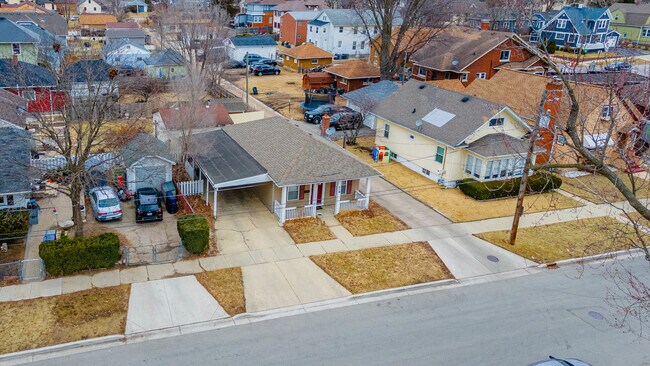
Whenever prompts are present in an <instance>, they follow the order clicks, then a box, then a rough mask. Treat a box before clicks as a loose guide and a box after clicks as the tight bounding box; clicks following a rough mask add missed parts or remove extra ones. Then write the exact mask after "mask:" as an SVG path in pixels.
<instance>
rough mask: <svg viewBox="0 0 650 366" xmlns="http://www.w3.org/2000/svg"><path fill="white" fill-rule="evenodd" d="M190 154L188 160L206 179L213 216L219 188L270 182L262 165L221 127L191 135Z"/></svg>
mask: <svg viewBox="0 0 650 366" xmlns="http://www.w3.org/2000/svg"><path fill="white" fill-rule="evenodd" d="M190 155H191V157H192V163H193V164H194V166H195V167H196V168H198V169H199V170H200V172H201V175H202V176H203V177H205V180H206V185H205V203H206V205H207V204H209V199H210V188H212V193H213V197H212V211H213V212H212V214H213V216H214V218H216V217H217V194H218V192H219V190H222V191H223V190H232V189H243V188H250V187H255V186H258V185H261V184H266V183H268V182H271V178H270V177H269V175H268V174H267V172H266V169H264V167H262V166H261V165H260V164H259V163H258V162H257V161H256V160H255V159H253V157H251V156H250V155H249V154H248V152H246V150H244V149H243V148H241V146H239V145H238V144H237V143H236V142H235V141H234V140H233V139H232V138H231V137H230V136H228V134H226V133H225V132H224V131H223V130H214V131H210V132H205V133H200V134H196V135H193V136H192V142H191V146H190Z"/></svg>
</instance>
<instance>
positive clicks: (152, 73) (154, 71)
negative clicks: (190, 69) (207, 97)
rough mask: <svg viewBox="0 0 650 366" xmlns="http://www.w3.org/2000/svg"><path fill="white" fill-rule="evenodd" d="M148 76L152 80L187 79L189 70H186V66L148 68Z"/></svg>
mask: <svg viewBox="0 0 650 366" xmlns="http://www.w3.org/2000/svg"><path fill="white" fill-rule="evenodd" d="M172 69H173V71H172ZM147 75H148V76H149V77H151V78H159V79H176V78H181V77H185V76H186V75H187V70H186V69H185V66H182V65H174V66H147Z"/></svg>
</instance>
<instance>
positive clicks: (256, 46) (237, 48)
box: [223, 36, 278, 61]
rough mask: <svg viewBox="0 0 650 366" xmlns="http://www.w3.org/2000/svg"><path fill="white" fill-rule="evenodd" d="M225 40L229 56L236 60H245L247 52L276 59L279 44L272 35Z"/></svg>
mask: <svg viewBox="0 0 650 366" xmlns="http://www.w3.org/2000/svg"><path fill="white" fill-rule="evenodd" d="M223 42H224V46H225V47H226V53H227V54H228V57H230V58H231V59H232V60H236V61H241V60H243V59H244V56H246V54H247V53H248V54H255V55H260V56H262V57H266V58H270V59H271V60H275V54H276V48H277V46H278V44H277V43H276V42H275V40H274V39H273V37H271V36H249V37H244V36H239V37H230V38H226V39H225V40H224V41H223Z"/></svg>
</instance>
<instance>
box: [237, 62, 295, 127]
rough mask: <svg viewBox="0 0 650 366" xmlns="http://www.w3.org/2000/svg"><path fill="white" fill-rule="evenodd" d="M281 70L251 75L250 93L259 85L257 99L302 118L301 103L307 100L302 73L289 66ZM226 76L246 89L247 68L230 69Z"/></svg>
mask: <svg viewBox="0 0 650 366" xmlns="http://www.w3.org/2000/svg"><path fill="white" fill-rule="evenodd" d="M281 70H282V72H281V73H280V75H264V76H255V75H249V77H248V90H249V91H250V93H251V94H250V95H253V94H252V93H253V87H257V91H258V93H259V94H258V95H255V96H254V97H255V98H256V99H258V100H260V101H261V102H263V103H264V104H266V105H268V106H269V107H271V108H273V109H274V110H276V111H277V112H279V113H281V114H282V115H283V116H285V117H288V118H292V119H295V120H302V119H303V112H302V109H301V108H300V103H302V102H303V101H304V100H305V92H304V91H303V90H302V74H299V73H297V72H295V71H291V70H289V69H287V68H282V69H281ZM226 78H227V79H228V80H229V81H231V82H232V83H234V84H235V85H237V86H238V87H239V88H240V89H242V90H246V71H245V70H242V69H238V70H229V71H228V72H227V74H226ZM289 99H291V108H289Z"/></svg>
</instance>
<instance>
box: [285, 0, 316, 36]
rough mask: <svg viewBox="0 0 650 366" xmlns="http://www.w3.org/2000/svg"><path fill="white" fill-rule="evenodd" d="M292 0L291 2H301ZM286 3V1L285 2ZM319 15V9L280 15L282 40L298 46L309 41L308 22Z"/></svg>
mask: <svg viewBox="0 0 650 366" xmlns="http://www.w3.org/2000/svg"><path fill="white" fill-rule="evenodd" d="M299 1H300V0H292V1H289V2H299ZM285 4H286V3H285ZM317 16H318V12H317V11H292V12H289V13H286V14H284V15H282V17H280V29H279V32H280V41H281V42H289V44H290V45H292V46H296V45H300V44H303V43H305V42H307V23H308V22H310V21H312V20H314V19H315V18H316V17H317Z"/></svg>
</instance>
